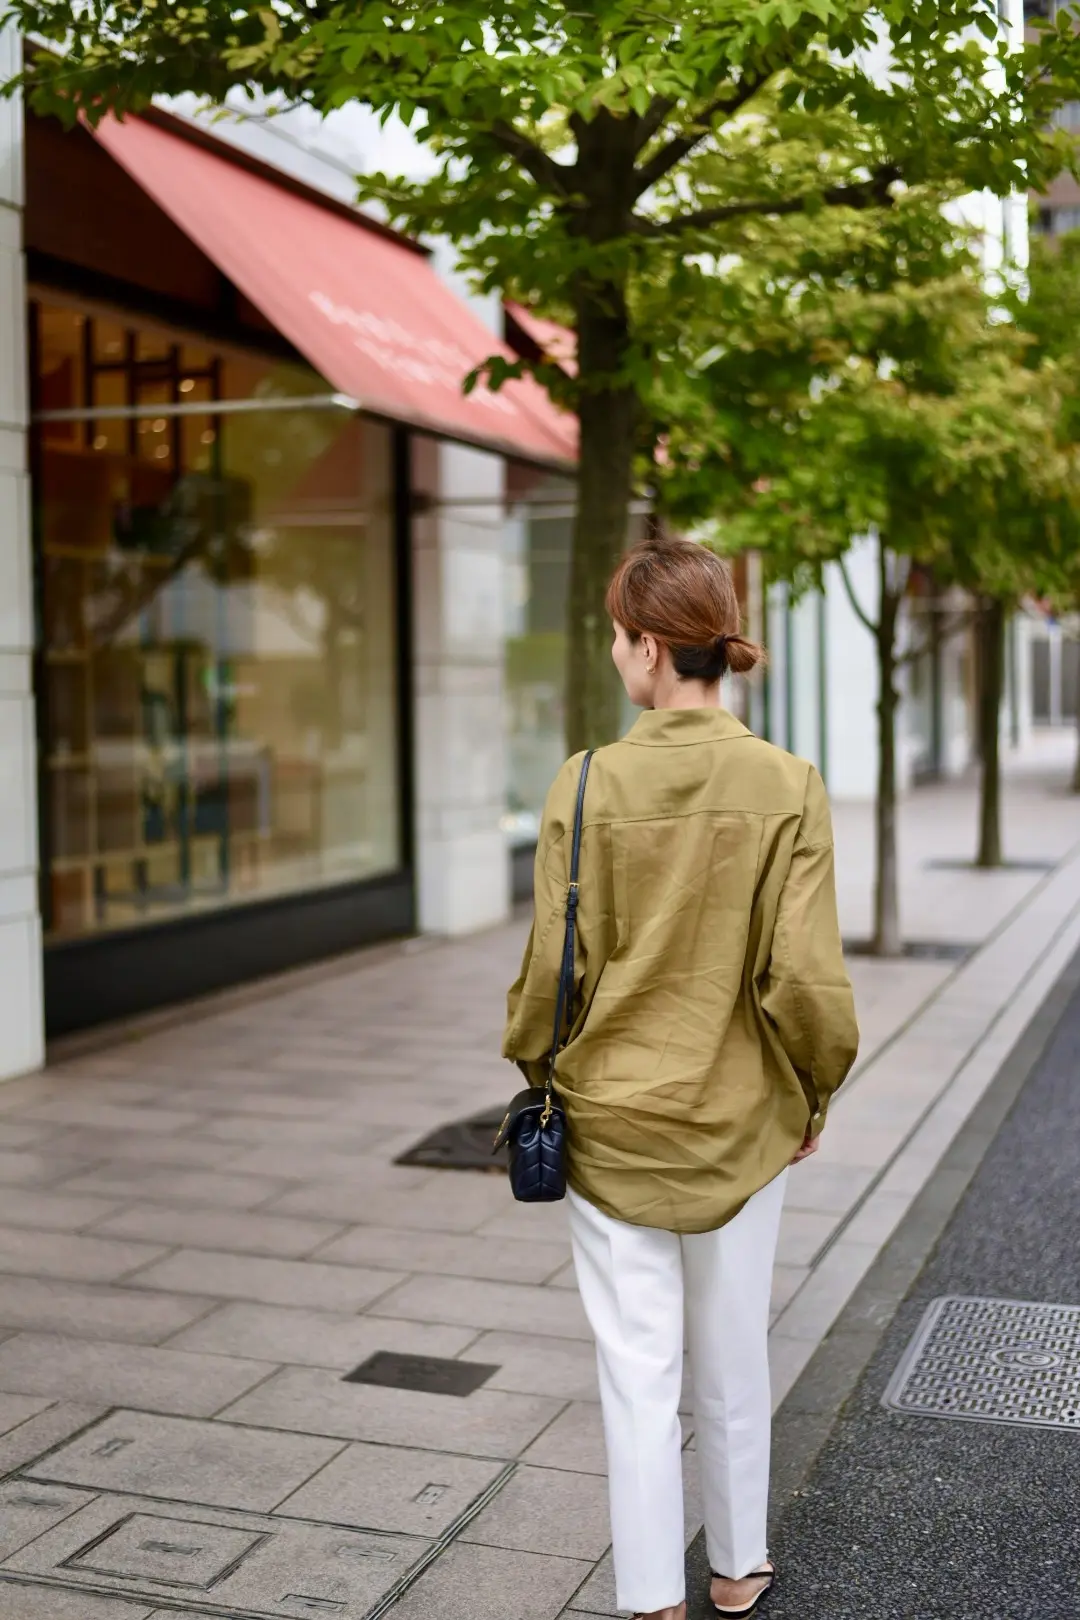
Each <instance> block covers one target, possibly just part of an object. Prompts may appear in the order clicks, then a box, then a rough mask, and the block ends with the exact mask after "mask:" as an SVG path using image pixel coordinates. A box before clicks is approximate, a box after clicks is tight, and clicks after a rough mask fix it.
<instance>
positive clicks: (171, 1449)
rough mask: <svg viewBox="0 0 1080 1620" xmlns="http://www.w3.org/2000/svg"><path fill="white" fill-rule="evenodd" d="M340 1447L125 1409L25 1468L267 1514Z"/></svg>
mask: <svg viewBox="0 0 1080 1620" xmlns="http://www.w3.org/2000/svg"><path fill="white" fill-rule="evenodd" d="M340 1450H341V1445H340V1442H339V1441H337V1440H318V1439H311V1438H310V1437H308V1436H307V1435H298V1434H282V1433H279V1432H277V1431H269V1430H263V1429H242V1428H237V1427H234V1426H233V1425H231V1424H226V1423H209V1422H199V1421H196V1420H193V1419H189V1418H175V1417H159V1416H157V1415H155V1414H151V1413H147V1412H130V1411H123V1412H114V1413H112V1414H111V1416H109V1417H108V1418H106V1419H105V1421H104V1422H103V1423H99V1424H96V1425H95V1427H94V1428H93V1429H91V1430H90V1431H89V1432H88V1433H85V1434H82V1435H80V1436H79V1438H78V1439H77V1440H73V1441H72V1442H71V1444H70V1445H67V1446H63V1447H62V1448H61V1449H60V1450H59V1451H57V1452H54V1453H53V1454H52V1455H51V1456H50V1457H46V1458H44V1459H43V1461H41V1462H39V1463H36V1464H34V1465H33V1467H31V1468H30V1469H28V1470H27V1472H28V1473H29V1474H31V1475H32V1476H33V1477H34V1478H35V1479H46V1480H55V1481H56V1482H57V1483H59V1484H64V1485H78V1486H82V1487H84V1488H86V1489H89V1490H102V1491H112V1492H116V1493H118V1494H120V1495H129V1496H157V1497H163V1498H165V1499H167V1500H169V1501H173V1502H194V1503H201V1504H203V1506H207V1507H227V1508H238V1509H246V1510H247V1511H249V1512H253V1513H268V1512H269V1511H270V1510H271V1509H272V1508H275V1507H277V1506H278V1504H279V1503H282V1502H284V1501H285V1500H286V1498H288V1497H289V1496H291V1495H292V1494H293V1493H294V1492H296V1491H298V1490H299V1489H300V1487H301V1486H302V1485H303V1484H304V1482H305V1481H306V1480H309V1479H310V1478H311V1476H312V1475H313V1474H318V1472H319V1470H320V1469H321V1468H323V1467H324V1466H325V1465H326V1464H327V1463H328V1462H330V1460H331V1459H332V1458H333V1457H334V1456H335V1455H336V1453H337V1452H339V1451H340ZM312 1517H326V1518H330V1517H332V1515H329V1514H327V1515H312ZM338 1522H339V1523H340V1522H343V1521H341V1520H339V1521H338Z"/></svg>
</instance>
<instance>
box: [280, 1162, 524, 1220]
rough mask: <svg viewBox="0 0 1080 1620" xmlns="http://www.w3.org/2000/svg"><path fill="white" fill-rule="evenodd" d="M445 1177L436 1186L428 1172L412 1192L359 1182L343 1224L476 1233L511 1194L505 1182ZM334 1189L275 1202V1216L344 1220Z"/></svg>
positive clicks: (309, 1190)
mask: <svg viewBox="0 0 1080 1620" xmlns="http://www.w3.org/2000/svg"><path fill="white" fill-rule="evenodd" d="M446 1174H447V1173H446V1172H444V1174H443V1175H442V1176H440V1177H439V1178H438V1182H437V1184H435V1185H433V1182H432V1176H431V1173H430V1172H424V1173H423V1174H422V1175H420V1176H419V1177H418V1178H417V1181H416V1182H414V1184H413V1186H412V1187H408V1188H407V1187H405V1186H404V1185H402V1186H395V1185H393V1184H392V1183H391V1184H389V1185H387V1184H383V1185H378V1184H375V1185H369V1184H367V1183H366V1181H360V1180H356V1181H355V1183H354V1185H353V1186H352V1187H351V1188H350V1189H349V1193H350V1202H349V1206H348V1207H349V1208H350V1210H351V1211H352V1213H351V1215H349V1216H344V1217H341V1218H344V1219H348V1220H350V1221H352V1222H356V1223H360V1222H364V1223H370V1224H371V1225H372V1226H390V1227H395V1228H404V1229H405V1230H406V1231H408V1230H416V1231H421V1232H426V1231H431V1232H472V1231H474V1230H475V1229H476V1228H477V1227H479V1226H480V1225H481V1224H482V1223H483V1222H484V1221H485V1220H488V1219H490V1217H491V1215H492V1214H493V1213H494V1211H495V1210H497V1209H498V1208H499V1207H500V1206H501V1205H502V1204H504V1203H505V1202H506V1200H507V1199H508V1198H509V1196H510V1194H509V1192H508V1191H507V1189H506V1186H505V1184H504V1183H503V1180H502V1178H501V1177H496V1176H478V1175H472V1176H468V1177H467V1176H465V1175H463V1174H458V1175H456V1176H454V1177H453V1179H452V1181H451V1182H447V1180H446ZM333 1192H334V1189H333V1188H332V1187H324V1186H320V1185H319V1184H317V1183H316V1184H315V1185H313V1186H308V1187H302V1188H297V1189H296V1190H295V1191H292V1192H289V1193H286V1194H285V1196H284V1197H282V1198H278V1199H275V1201H274V1204H273V1206H272V1207H273V1212H274V1214H279V1213H281V1214H288V1215H314V1216H323V1217H325V1218H326V1219H327V1220H335V1219H338V1218H339V1212H340V1211H341V1210H343V1209H344V1207H345V1201H344V1200H335V1199H334V1198H333V1197H332V1195H333Z"/></svg>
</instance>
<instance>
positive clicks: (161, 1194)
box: [64, 1163, 282, 1209]
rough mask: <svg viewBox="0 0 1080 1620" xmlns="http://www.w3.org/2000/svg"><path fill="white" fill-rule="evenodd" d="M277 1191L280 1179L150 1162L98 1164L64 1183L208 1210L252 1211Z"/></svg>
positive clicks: (77, 1188)
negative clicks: (185, 1168) (193, 1205)
mask: <svg viewBox="0 0 1080 1620" xmlns="http://www.w3.org/2000/svg"><path fill="white" fill-rule="evenodd" d="M281 1189H282V1183H281V1181H280V1180H276V1181H275V1180H271V1179H270V1178H269V1177H266V1176H261V1177H260V1176H243V1175H237V1174H235V1172H234V1171H233V1170H232V1169H231V1167H230V1168H228V1169H225V1168H223V1169H221V1170H216V1171H215V1170H206V1171H203V1170H183V1169H181V1168H179V1167H176V1168H172V1167H169V1166H167V1165H160V1164H151V1163H131V1164H108V1165H102V1166H100V1167H99V1168H96V1169H90V1170H87V1171H85V1173H83V1174H82V1175H77V1176H72V1177H71V1178H70V1179H69V1180H67V1181H65V1183H64V1191H65V1192H88V1193H101V1194H103V1195H104V1196H112V1197H113V1198H132V1199H134V1198H148V1199H152V1200H153V1201H154V1202H155V1203H161V1204H201V1205H203V1206H205V1207H206V1208H209V1209H254V1208H255V1207H256V1205H258V1204H265V1203H266V1202H267V1201H268V1200H269V1199H271V1198H273V1197H274V1195H275V1193H279V1192H280V1191H281Z"/></svg>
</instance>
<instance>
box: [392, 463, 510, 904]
mask: <svg viewBox="0 0 1080 1620" xmlns="http://www.w3.org/2000/svg"><path fill="white" fill-rule="evenodd" d="M504 474H505V464H504V462H503V461H502V459H501V458H500V457H498V456H492V455H486V454H484V453H483V452H481V451H478V450H468V449H464V448H462V447H460V446H457V445H446V444H436V443H434V442H433V441H431V440H427V439H420V438H416V439H414V441H413V487H414V489H415V490H416V491H417V492H418V494H419V496H420V505H421V508H422V507H423V505H424V504H425V502H424V497H425V496H426V497H428V498H429V501H430V510H428V511H423V510H420V511H419V512H418V513H417V514H416V516H415V518H414V521H413V591H414V604H415V605H414V612H413V624H414V653H413V659H414V692H415V701H416V755H415V780H416V861H417V886H418V910H419V924H420V928H421V929H422V931H423V932H425V933H437V934H464V933H469V932H471V931H473V930H475V929H478V928H485V927H489V926H492V925H493V924H495V923H498V922H502V921H503V920H504V919H505V918H506V917H507V916H508V915H509V912H510V858H509V852H508V850H507V845H506V838H505V834H504V832H503V830H502V826H501V822H502V817H503V815H504V812H505V808H506V800H505V795H506V742H505V729H506V728H505V716H504V709H503V620H504V610H503V600H502V597H503V572H504V560H503V506H502V498H503V494H504Z"/></svg>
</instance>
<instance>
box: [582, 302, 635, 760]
mask: <svg viewBox="0 0 1080 1620" xmlns="http://www.w3.org/2000/svg"><path fill="white" fill-rule="evenodd" d="M577 305H578V359H579V375H580V376H581V377H582V379H590V382H589V383H585V384H584V385H583V387H582V391H581V395H580V401H579V410H578V415H579V420H580V432H581V438H580V449H579V462H578V501H577V515H576V518H575V522H574V535H573V555H572V559H571V565H570V598H569V602H568V604H567V618H566V631H567V655H566V743H567V748H568V750H569V752H570V753H572V754H573V753H577V751H578V750H579V749H581V748H595V747H598V746H600V745H601V744H603V743H609V742H613V741H614V740H615V738H616V737H617V736H618V730H619V685H618V676H617V675H616V672H615V668H614V665H613V664H612V662H611V625H610V622H609V620H608V617H607V614H606V613H605V611H604V596H605V593H606V591H607V586H608V581H609V580H610V578H611V575H612V573H613V571H614V569H615V566H616V564H617V562H618V560H619V558H620V557H621V556H622V553H623V551H624V550H625V548H626V541H627V534H628V529H629V521H630V497H631V490H632V481H633V462H634V447H635V428H636V420H637V395H636V393H635V392H634V390H633V388H632V387H629V386H627V385H626V384H625V383H622V382H620V381H619V380H618V373H619V371H620V369H621V367H622V366H623V364H624V362H625V359H626V354H627V349H628V346H629V326H628V320H627V313H626V303H625V299H624V296H623V293H622V290H621V289H620V288H618V287H614V286H597V285H595V284H592V283H590V284H589V285H588V286H586V287H582V288H579V289H578V297H577Z"/></svg>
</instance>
